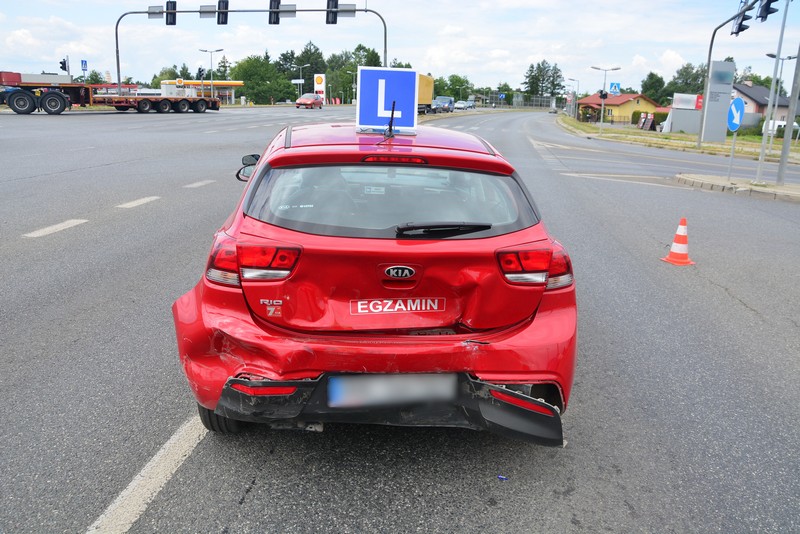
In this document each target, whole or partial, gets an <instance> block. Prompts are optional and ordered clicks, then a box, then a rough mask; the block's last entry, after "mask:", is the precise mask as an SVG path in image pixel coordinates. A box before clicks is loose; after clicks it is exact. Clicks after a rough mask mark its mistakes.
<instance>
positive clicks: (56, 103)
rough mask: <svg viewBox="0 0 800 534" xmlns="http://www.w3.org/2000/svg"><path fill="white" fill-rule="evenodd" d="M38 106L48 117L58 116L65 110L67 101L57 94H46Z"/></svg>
mask: <svg viewBox="0 0 800 534" xmlns="http://www.w3.org/2000/svg"><path fill="white" fill-rule="evenodd" d="M40 105H41V106H42V109H43V110H45V112H47V113H48V114H49V115H58V114H59V113H61V112H62V111H64V110H65V109H66V108H67V99H66V98H64V97H63V96H61V94H59V93H48V94H46V95H44V96H43V97H42V100H41V104H40Z"/></svg>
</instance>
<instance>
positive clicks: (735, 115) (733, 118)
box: [728, 98, 744, 132]
mask: <svg viewBox="0 0 800 534" xmlns="http://www.w3.org/2000/svg"><path fill="white" fill-rule="evenodd" d="M743 118H744V100H742V99H741V98H734V99H733V100H731V107H729V108H728V130H730V131H732V132H735V131H736V130H738V129H739V126H741V125H742V119H743Z"/></svg>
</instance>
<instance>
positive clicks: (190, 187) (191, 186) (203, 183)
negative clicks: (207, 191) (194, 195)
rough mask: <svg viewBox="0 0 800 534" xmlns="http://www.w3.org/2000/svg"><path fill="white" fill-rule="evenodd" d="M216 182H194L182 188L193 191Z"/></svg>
mask: <svg viewBox="0 0 800 534" xmlns="http://www.w3.org/2000/svg"><path fill="white" fill-rule="evenodd" d="M214 182H216V180H203V181H202V182H195V183H193V184H186V185H184V186H183V187H185V188H186V189H194V188H195V187H203V186H204V185H208V184H213V183H214Z"/></svg>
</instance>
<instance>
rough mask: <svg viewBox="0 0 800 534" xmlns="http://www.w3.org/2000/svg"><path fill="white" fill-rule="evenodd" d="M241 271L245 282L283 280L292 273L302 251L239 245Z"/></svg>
mask: <svg viewBox="0 0 800 534" xmlns="http://www.w3.org/2000/svg"><path fill="white" fill-rule="evenodd" d="M237 251H238V257H239V269H240V272H241V275H242V278H243V279H245V280H282V279H284V278H286V277H287V276H289V275H290V274H291V273H292V268H293V267H294V265H295V263H297V258H299V257H300V249H296V248H281V247H264V246H260V245H247V244H243V245H239V246H238V247H237Z"/></svg>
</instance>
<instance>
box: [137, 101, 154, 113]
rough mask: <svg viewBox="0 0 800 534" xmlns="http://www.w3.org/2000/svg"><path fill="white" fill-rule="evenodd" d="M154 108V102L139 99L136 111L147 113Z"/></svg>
mask: <svg viewBox="0 0 800 534" xmlns="http://www.w3.org/2000/svg"><path fill="white" fill-rule="evenodd" d="M151 109H153V103H152V102H150V101H149V100H139V103H138V104H136V111H138V112H139V113H147V112H148V111H150V110H151Z"/></svg>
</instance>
